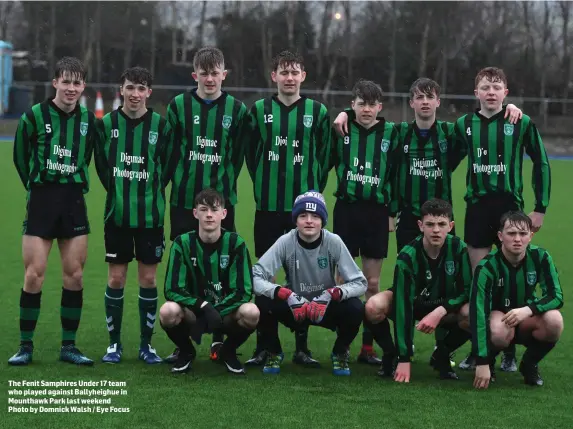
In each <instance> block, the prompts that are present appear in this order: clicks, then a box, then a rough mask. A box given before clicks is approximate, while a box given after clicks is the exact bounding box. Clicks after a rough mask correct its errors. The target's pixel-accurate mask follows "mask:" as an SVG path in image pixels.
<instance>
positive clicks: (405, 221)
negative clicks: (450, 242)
mask: <svg viewBox="0 0 573 429" xmlns="http://www.w3.org/2000/svg"><path fill="white" fill-rule="evenodd" d="M419 219H420V218H419V217H418V216H416V215H415V214H414V213H413V212H412V210H410V209H404V210H402V211H401V212H400V213H398V218H397V225H396V249H397V253H400V250H402V249H403V248H404V246H406V245H407V244H410V242H412V241H413V240H415V239H416V238H417V237H418V236H419V235H421V234H422V232H421V231H420V227H419V226H418V220H419ZM452 220H453V218H452ZM450 234H451V235H456V227H455V226H454V227H453V228H452V231H451V232H450Z"/></svg>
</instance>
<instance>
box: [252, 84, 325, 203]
mask: <svg viewBox="0 0 573 429" xmlns="http://www.w3.org/2000/svg"><path fill="white" fill-rule="evenodd" d="M247 133H248V135H247V136H246V138H247V141H248V147H247V153H246V162H247V168H248V169H249V173H250V175H251V179H252V180H253V186H254V194H255V202H256V204H257V210H264V211H273V212H274V211H277V212H289V211H291V210H292V206H293V203H294V200H295V198H296V197H297V196H298V195H300V194H302V193H304V192H306V191H309V190H317V191H319V192H322V191H323V190H324V187H325V186H326V181H327V179H328V167H329V165H328V164H329V157H330V117H329V116H328V111H327V109H326V106H324V104H322V103H319V102H318V101H315V100H311V99H310V98H306V97H304V96H303V97H301V98H300V99H299V100H298V101H296V102H295V103H293V104H292V105H290V106H285V105H284V104H283V103H282V102H281V101H280V100H279V99H278V97H277V96H276V95H275V96H272V97H269V98H265V99H262V100H259V101H257V102H255V104H254V105H253V107H252V108H251V110H250V113H249V127H248V132H247Z"/></svg>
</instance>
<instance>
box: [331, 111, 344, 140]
mask: <svg viewBox="0 0 573 429" xmlns="http://www.w3.org/2000/svg"><path fill="white" fill-rule="evenodd" d="M332 125H333V126H334V129H335V130H336V132H337V133H338V134H339V135H340V136H341V137H344V136H346V135H348V115H347V114H346V113H345V112H340V113H339V114H338V116H337V117H336V119H335V120H334V123H333V124H332Z"/></svg>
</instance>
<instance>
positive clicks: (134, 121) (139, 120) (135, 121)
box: [117, 106, 153, 127]
mask: <svg viewBox="0 0 573 429" xmlns="http://www.w3.org/2000/svg"><path fill="white" fill-rule="evenodd" d="M122 107H123V106H119V107H118V108H117V110H118V112H119V114H120V115H121V116H123V118H124V119H125V120H126V121H127V123H128V124H130V125H131V126H132V127H137V126H138V125H139V124H141V123H142V122H145V121H146V120H147V118H148V117H150V116H151V115H152V114H153V109H152V108H151V107H148V108H147V112H145V114H144V115H143V116H140V117H139V118H137V119H133V118H130V117H129V116H127V115H126V114H125V112H124V111H123V109H122Z"/></svg>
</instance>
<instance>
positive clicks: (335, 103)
mask: <svg viewBox="0 0 573 429" xmlns="http://www.w3.org/2000/svg"><path fill="white" fill-rule="evenodd" d="M14 87H15V88H18V89H19V90H21V91H25V92H26V93H27V94H29V100H28V102H29V104H30V105H32V104H33V103H37V102H39V101H42V100H44V99H46V98H48V97H50V96H53V94H54V89H53V87H52V83H51V82H14ZM190 87H191V86H182V85H154V86H153V94H152V96H151V98H150V100H149V102H148V104H149V105H150V106H151V107H153V108H154V109H155V110H156V111H157V112H159V113H161V114H164V113H165V109H166V107H167V104H168V103H169V101H171V100H172V99H173V97H175V96H176V95H177V94H180V93H181V92H183V91H186V90H188V89H189V88H190ZM224 90H226V91H228V92H229V93H231V94H233V95H235V96H236V97H237V98H239V99H240V100H242V101H243V102H244V103H245V104H246V105H247V106H250V105H251V104H252V103H253V102H254V101H256V100H258V99H260V98H264V97H267V96H269V95H271V94H273V93H275V92H276V89H274V88H249V87H224ZM98 91H100V92H101V94H102V98H103V101H104V110H105V112H109V111H110V110H111V109H112V104H113V100H114V98H115V97H116V94H118V92H119V85H118V84H109V83H89V85H88V86H87V87H86V90H85V92H84V95H85V96H86V100H87V103H86V104H87V107H88V108H90V109H93V108H94V107H95V100H96V94H97V92H98ZM302 93H303V94H305V95H308V96H310V97H313V98H315V99H317V100H320V101H322V102H323V103H325V104H326V105H327V106H328V107H329V110H330V112H331V116H332V118H334V115H336V114H338V112H340V111H341V110H342V109H344V108H345V107H348V106H349V105H350V100H351V92H350V91H326V92H324V91H322V90H317V89H306V88H304V87H303V90H302ZM409 97H410V96H409V94H408V93H401V92H400V93H398V92H395V93H385V94H384V110H383V115H384V117H385V118H387V119H388V120H390V121H393V122H401V121H411V120H412V119H413V112H412V110H411V108H410V105H409ZM440 99H441V106H440V108H439V110H438V117H439V119H441V120H448V121H453V120H455V119H456V118H458V117H459V116H461V115H462V114H464V113H468V112H471V111H473V110H474V109H475V108H476V107H478V104H477V102H476V99H475V97H474V96H473V94H472V95H453V94H442V95H441V97H440ZM507 102H508V103H514V104H515V105H517V106H518V107H519V108H521V109H522V110H523V111H524V112H525V113H527V114H528V115H529V116H531V117H532V118H533V120H534V121H535V123H536V124H537V125H538V127H539V129H540V130H541V131H542V132H543V134H544V135H552V136H555V137H563V138H570V137H573V121H572V120H571V114H572V113H573V99H553V98H537V97H515V96H509V97H508V98H507ZM28 107H29V106H28Z"/></svg>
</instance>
